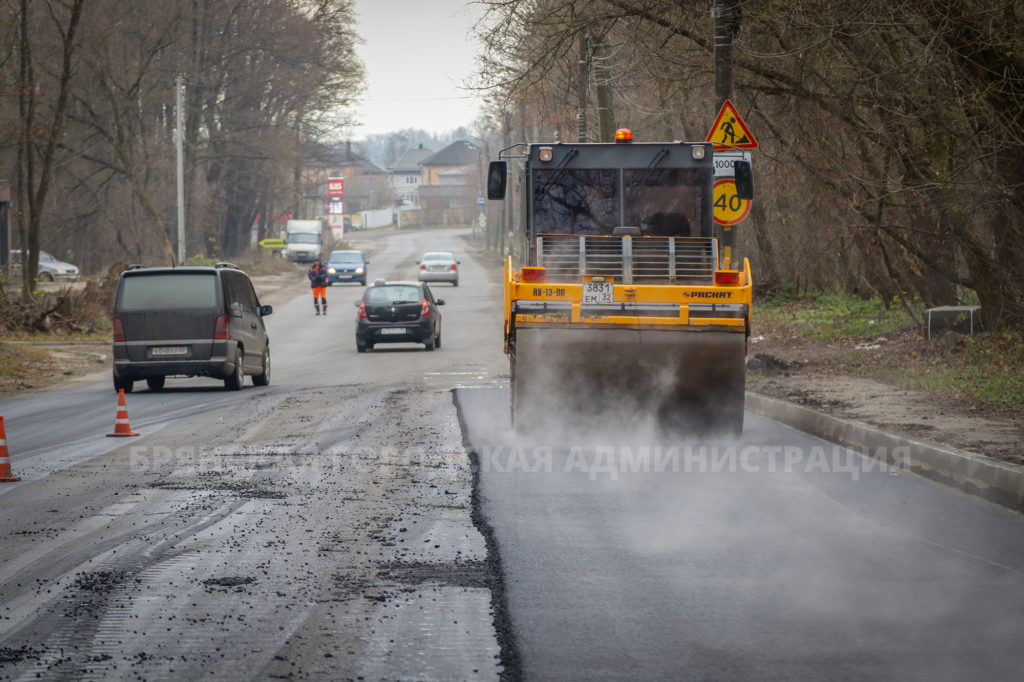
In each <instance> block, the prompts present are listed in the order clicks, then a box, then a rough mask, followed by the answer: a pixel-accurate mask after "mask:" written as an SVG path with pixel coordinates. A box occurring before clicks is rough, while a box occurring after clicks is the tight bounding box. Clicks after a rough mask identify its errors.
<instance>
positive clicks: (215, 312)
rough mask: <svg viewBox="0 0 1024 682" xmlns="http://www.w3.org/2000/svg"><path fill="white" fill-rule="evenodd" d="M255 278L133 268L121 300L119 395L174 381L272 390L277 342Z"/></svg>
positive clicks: (117, 313) (125, 275)
mask: <svg viewBox="0 0 1024 682" xmlns="http://www.w3.org/2000/svg"><path fill="white" fill-rule="evenodd" d="M271 312H273V309H272V308H271V307H270V306H269V305H260V302H259V300H258V299H257V298H256V291H255V290H254V289H253V288H252V282H251V281H250V280H249V277H248V275H246V274H245V273H244V272H242V271H241V270H240V269H239V268H238V267H236V266H234V265H231V264H230V263H217V265H216V266H214V267H180V268H170V267H153V268H151V267H145V266H131V267H129V268H128V269H127V270H125V271H124V272H122V273H121V277H120V279H119V280H118V282H117V295H116V296H115V298H114V388H115V390H116V389H124V391H125V392H126V393H128V392H130V391H131V390H132V385H133V383H134V382H135V381H136V380H138V379H145V380H146V384H147V385H148V386H149V388H150V389H151V390H154V391H158V390H160V389H162V388H163V387H164V379H165V378H166V377H168V376H172V375H174V376H206V377H212V378H215V379H223V380H224V387H225V388H227V389H230V390H236V391H237V390H238V389H240V388H242V382H243V381H244V380H245V375H246V374H249V375H251V376H252V383H253V384H255V385H256V386H266V385H267V384H269V383H270V340H269V339H268V338H267V330H266V327H265V326H264V325H263V317H264V316H266V315H269V314H270V313H271Z"/></svg>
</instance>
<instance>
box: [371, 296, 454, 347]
mask: <svg viewBox="0 0 1024 682" xmlns="http://www.w3.org/2000/svg"><path fill="white" fill-rule="evenodd" d="M442 305H444V299H441V298H438V299H435V298H434V294H433V293H432V292H431V291H430V287H428V286H427V285H426V284H423V283H422V282H385V281H383V280H377V281H376V282H374V283H373V286H371V287H368V288H367V289H366V292H365V293H364V294H363V298H362V300H360V301H358V302H357V303H356V307H357V308H359V312H358V313H357V314H356V350H357V351H359V352H360V353H362V352H364V351H366V350H369V349H372V348H373V346H374V345H375V344H378V343H422V344H423V345H424V346H426V349H427V350H434V349H435V348H440V347H441V313H440V311H439V310H438V306H442Z"/></svg>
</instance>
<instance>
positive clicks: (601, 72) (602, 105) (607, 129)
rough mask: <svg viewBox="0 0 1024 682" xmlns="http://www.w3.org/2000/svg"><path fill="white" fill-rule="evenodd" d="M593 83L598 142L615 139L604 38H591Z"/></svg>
mask: <svg viewBox="0 0 1024 682" xmlns="http://www.w3.org/2000/svg"><path fill="white" fill-rule="evenodd" d="M590 42H591V48H590V49H591V55H592V59H593V64H594V83H595V85H596V89H597V127H598V130H599V131H600V138H599V141H600V142H614V141H615V111H614V109H613V108H612V74H611V72H610V71H609V70H608V46H607V44H605V42H604V38H603V37H602V38H592V39H591V41H590Z"/></svg>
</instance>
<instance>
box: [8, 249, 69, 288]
mask: <svg viewBox="0 0 1024 682" xmlns="http://www.w3.org/2000/svg"><path fill="white" fill-rule="evenodd" d="M11 265H13V266H14V267H16V268H20V267H21V250H19V249H15V250H13V251H11ZM37 277H38V279H40V280H42V281H44V282H53V281H55V280H60V281H64V282H74V281H76V280H77V279H78V268H77V267H75V266H74V265H72V264H71V263H65V262H64V261H62V260H57V259H56V258H54V257H53V256H51V255H50V254H48V253H47V252H45V251H40V252H39V272H38V275H37Z"/></svg>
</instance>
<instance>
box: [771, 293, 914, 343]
mask: <svg viewBox="0 0 1024 682" xmlns="http://www.w3.org/2000/svg"><path fill="white" fill-rule="evenodd" d="M909 307H910V308H911V310H913V311H914V314H915V315H918V316H919V317H920V315H921V313H922V311H923V306H921V305H920V304H916V305H911V306H909ZM754 316H755V319H756V321H757V322H765V323H767V324H769V325H771V326H772V327H781V328H785V329H787V330H788V331H789V333H790V335H791V336H795V337H799V338H806V339H815V340H819V341H839V340H844V339H845V340H858V341H868V340H871V339H875V338H877V337H879V336H883V335H885V334H891V333H893V332H896V331H900V330H903V329H906V328H908V327H911V326H913V325H914V324H915V321H914V318H912V317H911V316H910V314H909V313H908V312H907V310H906V309H905V308H903V307H902V306H888V307H887V306H886V305H885V304H884V303H883V302H882V301H881V299H879V298H877V297H872V298H868V299H862V298H858V297H856V296H851V295H849V294H834V293H826V292H818V293H811V294H806V295H803V296H799V297H794V296H791V295H788V294H785V293H780V292H771V293H768V294H766V295H764V296H763V297H762V298H761V299H760V300H759V301H757V302H756V303H755V306H754Z"/></svg>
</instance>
